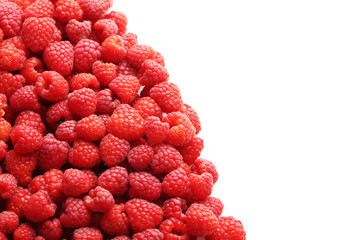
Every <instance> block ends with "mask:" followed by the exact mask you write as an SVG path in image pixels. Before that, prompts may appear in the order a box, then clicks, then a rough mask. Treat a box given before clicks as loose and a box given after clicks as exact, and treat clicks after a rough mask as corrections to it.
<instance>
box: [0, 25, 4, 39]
mask: <svg viewBox="0 0 360 240" xmlns="http://www.w3.org/2000/svg"><path fill="white" fill-rule="evenodd" d="M4 37H5V34H4V31H3V30H2V29H1V28H0V42H1V41H2V40H4Z"/></svg>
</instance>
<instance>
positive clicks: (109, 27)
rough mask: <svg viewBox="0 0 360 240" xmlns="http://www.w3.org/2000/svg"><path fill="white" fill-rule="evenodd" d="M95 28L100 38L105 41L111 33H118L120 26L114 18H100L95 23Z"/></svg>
mask: <svg viewBox="0 0 360 240" xmlns="http://www.w3.org/2000/svg"><path fill="white" fill-rule="evenodd" d="M94 30H95V32H96V35H97V36H98V37H99V38H100V40H101V41H104V40H105V39H106V38H108V37H110V36H111V35H114V34H117V32H118V27H117V25H116V23H115V21H113V20H112V19H99V20H97V21H96V23H95V24H94Z"/></svg>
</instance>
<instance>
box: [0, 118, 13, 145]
mask: <svg viewBox="0 0 360 240" xmlns="http://www.w3.org/2000/svg"><path fill="white" fill-rule="evenodd" d="M11 131H12V127H11V124H10V123H9V122H8V121H6V120H5V119H4V118H0V140H1V141H4V142H7V141H9V139H10V134H11Z"/></svg>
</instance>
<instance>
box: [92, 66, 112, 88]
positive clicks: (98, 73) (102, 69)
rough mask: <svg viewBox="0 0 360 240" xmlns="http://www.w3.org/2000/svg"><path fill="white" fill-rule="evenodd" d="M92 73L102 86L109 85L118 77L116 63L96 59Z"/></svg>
mask: <svg viewBox="0 0 360 240" xmlns="http://www.w3.org/2000/svg"><path fill="white" fill-rule="evenodd" d="M92 74H94V75H95V77H96V78H97V80H98V81H99V82H100V84H101V85H102V86H108V85H109V83H110V82H111V81H112V80H113V79H114V78H115V77H116V65H114V64H112V63H103V62H101V61H96V62H94V64H93V66H92Z"/></svg>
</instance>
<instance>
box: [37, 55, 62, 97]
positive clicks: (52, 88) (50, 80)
mask: <svg viewBox="0 0 360 240" xmlns="http://www.w3.org/2000/svg"><path fill="white" fill-rule="evenodd" d="M45 52H46V50H45ZM35 87H36V93H37V94H38V95H39V96H40V97H42V98H44V99H46V100H48V101H53V102H57V101H60V100H64V99H65V98H66V96H67V94H68V92H69V84H68V82H67V81H66V80H65V78H64V77H63V76H61V75H60V74H59V73H57V72H54V71H45V72H43V73H42V74H41V76H40V77H39V78H38V79H37V81H36V84H35Z"/></svg>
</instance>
